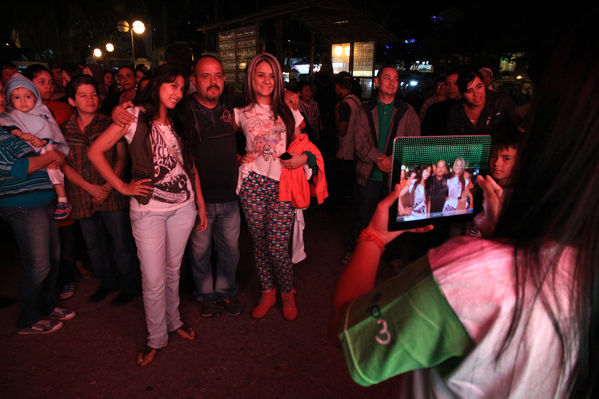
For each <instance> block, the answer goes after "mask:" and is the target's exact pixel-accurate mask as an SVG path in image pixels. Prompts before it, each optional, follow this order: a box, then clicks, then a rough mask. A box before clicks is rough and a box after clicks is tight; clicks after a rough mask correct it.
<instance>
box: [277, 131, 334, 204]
mask: <svg viewBox="0 0 599 399" xmlns="http://www.w3.org/2000/svg"><path fill="white" fill-rule="evenodd" d="M304 151H308V152H310V153H312V154H314V156H315V157H316V166H317V167H318V173H317V174H316V175H314V176H313V178H312V181H313V185H310V184H309V183H308V179H307V178H306V172H305V171H304V168H302V167H300V168H296V169H287V168H282V170H281V178H280V179H279V201H291V205H292V206H293V207H294V208H307V207H308V206H309V205H310V194H312V196H314V197H316V200H317V201H318V203H319V204H322V202H323V201H324V199H325V198H326V197H328V196H329V193H328V191H327V180H326V177H325V174H324V160H323V159H322V154H321V153H320V150H319V149H318V147H316V146H315V145H314V144H313V143H312V142H311V141H310V140H308V135H307V134H301V135H300V136H299V137H297V138H296V139H295V140H293V141H292V142H291V144H289V147H288V148H287V152H295V153H298V154H301V153H303V152H304Z"/></svg>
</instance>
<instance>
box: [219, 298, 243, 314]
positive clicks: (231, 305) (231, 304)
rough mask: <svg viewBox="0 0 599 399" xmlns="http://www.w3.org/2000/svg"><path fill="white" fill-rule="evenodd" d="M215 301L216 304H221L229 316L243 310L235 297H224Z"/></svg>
mask: <svg viewBox="0 0 599 399" xmlns="http://www.w3.org/2000/svg"><path fill="white" fill-rule="evenodd" d="M216 303H217V305H218V306H222V307H223V308H224V309H225V311H226V312H227V313H228V314H229V315H230V316H239V315H240V314H241V311H242V310H243V304H242V303H241V302H239V300H238V299H237V298H225V299H223V300H221V301H218V302H216Z"/></svg>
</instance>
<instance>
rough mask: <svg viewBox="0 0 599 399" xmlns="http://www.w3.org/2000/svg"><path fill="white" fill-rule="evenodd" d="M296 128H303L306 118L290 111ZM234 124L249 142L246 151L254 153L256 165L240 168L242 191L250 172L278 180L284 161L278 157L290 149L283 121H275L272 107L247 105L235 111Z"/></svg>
mask: <svg viewBox="0 0 599 399" xmlns="http://www.w3.org/2000/svg"><path fill="white" fill-rule="evenodd" d="M291 112H292V114H293V117H294V119H295V127H296V128H297V127H298V126H300V124H301V123H302V121H303V120H304V117H303V116H302V114H301V113H300V112H299V111H296V110H293V109H292V110H291ZM235 123H236V125H237V126H239V127H240V128H241V129H242V130H243V133H244V135H245V138H246V142H247V144H246V151H247V152H253V153H254V156H255V159H254V161H253V162H250V163H245V164H242V165H241V167H240V168H239V184H238V191H239V187H240V186H241V181H242V180H243V179H244V178H245V177H247V175H248V174H249V173H250V172H255V173H257V174H259V175H263V176H266V177H269V178H271V179H274V180H277V181H278V180H279V179H280V177H281V167H282V166H281V161H280V159H279V157H280V156H281V154H283V153H284V152H285V151H286V148H287V130H286V127H285V123H284V122H283V121H282V120H281V118H280V117H277V118H276V120H275V119H274V117H273V115H272V111H271V107H270V105H261V104H255V105H248V106H246V107H244V108H235Z"/></svg>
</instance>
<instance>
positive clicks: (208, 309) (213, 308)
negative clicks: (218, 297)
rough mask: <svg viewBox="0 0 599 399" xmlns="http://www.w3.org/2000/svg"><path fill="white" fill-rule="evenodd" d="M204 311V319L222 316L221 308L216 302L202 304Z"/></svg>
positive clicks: (202, 313)
mask: <svg viewBox="0 0 599 399" xmlns="http://www.w3.org/2000/svg"><path fill="white" fill-rule="evenodd" d="M201 306H202V311H201V312H200V315H201V316H202V317H207V318H214V317H218V316H220V308H219V307H218V305H217V304H216V302H201Z"/></svg>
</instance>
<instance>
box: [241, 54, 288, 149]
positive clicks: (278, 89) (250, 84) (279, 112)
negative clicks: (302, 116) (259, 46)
mask: <svg viewBox="0 0 599 399" xmlns="http://www.w3.org/2000/svg"><path fill="white" fill-rule="evenodd" d="M262 62H266V63H267V64H268V65H270V67H271V68H272V72H273V73H274V74H275V79H274V88H273V92H272V103H271V104H270V106H271V110H272V113H273V117H275V118H276V117H277V116H278V117H280V118H281V120H282V121H283V122H284V123H285V127H286V128H287V144H286V145H287V147H289V144H290V143H291V141H293V133H294V132H295V119H294V117H293V114H292V113H291V110H290V109H289V108H287V105H285V102H284V101H283V90H284V89H285V84H284V83H283V71H282V70H281V65H280V64H279V61H277V59H276V58H275V56H274V55H272V54H270V53H262V54H258V55H257V56H255V57H254V59H253V60H252V62H251V63H250V66H249V67H248V73H247V88H246V96H247V102H248V104H249V106H250V107H252V106H254V105H256V92H255V91H254V73H255V71H256V67H257V66H258V65H259V64H261V63H262Z"/></svg>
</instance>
